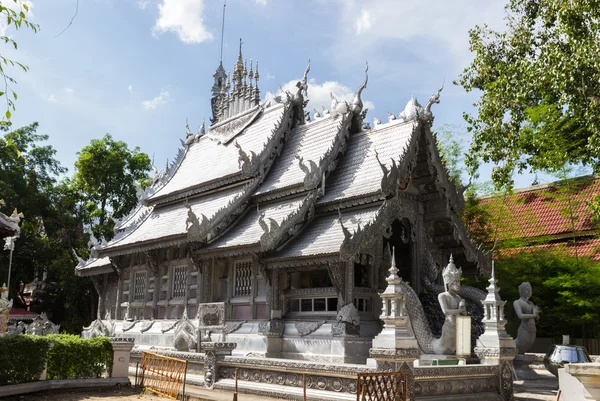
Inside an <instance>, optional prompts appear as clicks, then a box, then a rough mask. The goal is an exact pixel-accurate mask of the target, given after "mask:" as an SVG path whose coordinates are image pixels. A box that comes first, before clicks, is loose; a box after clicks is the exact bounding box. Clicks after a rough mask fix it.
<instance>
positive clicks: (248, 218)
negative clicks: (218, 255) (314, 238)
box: [203, 197, 304, 250]
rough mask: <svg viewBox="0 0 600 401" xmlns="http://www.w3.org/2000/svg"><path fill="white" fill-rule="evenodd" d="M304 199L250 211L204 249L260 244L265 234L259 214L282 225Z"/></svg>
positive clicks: (291, 200) (288, 200)
mask: <svg viewBox="0 0 600 401" xmlns="http://www.w3.org/2000/svg"><path fill="white" fill-rule="evenodd" d="M303 199H304V198H303V197H297V198H294V199H286V200H282V201H279V202H276V203H272V204H270V205H268V206H265V207H261V208H260V212H258V211H257V210H256V209H254V210H249V211H248V212H247V213H246V215H245V216H243V217H242V218H241V220H240V221H238V222H237V223H236V224H235V225H234V226H233V228H231V230H229V231H228V232H226V233H225V234H224V235H223V236H222V237H220V238H218V239H217V240H215V241H214V242H212V243H211V244H209V245H207V246H206V247H204V248H203V249H206V250H212V249H223V248H231V247H236V246H243V245H251V244H258V243H259V241H260V237H261V236H262V235H263V233H264V231H263V229H262V228H261V226H260V224H259V213H264V214H265V217H264V218H265V220H269V219H270V218H271V219H273V220H275V221H276V222H277V223H278V224H281V222H282V221H283V220H284V219H285V218H286V217H287V216H289V215H290V214H292V213H293V212H294V211H295V210H297V209H298V207H299V206H300V204H301V203H302V200H303Z"/></svg>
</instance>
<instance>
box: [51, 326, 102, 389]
mask: <svg viewBox="0 0 600 401" xmlns="http://www.w3.org/2000/svg"><path fill="white" fill-rule="evenodd" d="M46 337H47V338H48V341H49V342H50V343H51V344H52V347H51V348H50V351H49V352H48V379H84V378H94V377H100V376H101V375H102V373H103V372H105V371H108V372H109V374H110V370H111V369H112V363H113V350H112V344H111V342H110V339H108V338H107V337H96V338H89V339H84V338H81V337H79V336H75V335H68V334H51V335H48V336H46Z"/></svg>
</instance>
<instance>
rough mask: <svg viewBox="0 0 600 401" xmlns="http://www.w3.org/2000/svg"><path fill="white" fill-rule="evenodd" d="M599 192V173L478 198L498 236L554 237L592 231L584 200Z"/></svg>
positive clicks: (590, 213) (590, 233)
mask: <svg viewBox="0 0 600 401" xmlns="http://www.w3.org/2000/svg"><path fill="white" fill-rule="evenodd" d="M598 194H600V177H592V178H590V177H586V178H583V179H577V180H575V181H573V182H572V183H571V184H570V185H566V184H564V183H553V184H550V185H537V186H533V187H529V188H525V189H521V190H517V191H515V192H514V193H513V194H511V195H506V196H502V195H500V196H490V197H486V198H483V199H481V203H480V204H481V205H482V206H483V207H484V208H485V210H487V211H488V212H489V213H490V215H491V220H490V221H491V224H492V226H494V227H496V228H497V230H498V234H499V237H500V238H501V239H517V238H520V239H528V238H531V239H533V238H535V237H542V236H552V237H555V238H560V237H564V236H567V235H572V233H573V230H574V231H576V232H578V235H593V234H594V233H596V232H597V231H598V227H597V225H596V224H594V223H592V221H591V218H592V216H593V213H592V211H591V209H590V208H589V207H588V206H587V204H586V202H588V201H590V200H592V198H593V197H594V195H598Z"/></svg>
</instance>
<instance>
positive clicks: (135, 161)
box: [74, 134, 150, 239]
mask: <svg viewBox="0 0 600 401" xmlns="http://www.w3.org/2000/svg"><path fill="white" fill-rule="evenodd" d="M75 167H76V168H77V172H76V174H75V181H74V184H75V186H76V188H77V189H79V190H81V191H82V192H83V194H84V196H85V201H86V206H85V207H86V211H87V212H88V213H89V215H90V217H91V218H93V219H97V222H98V225H97V227H96V229H95V230H94V232H95V234H96V236H97V237H98V238H100V236H104V237H106V239H110V238H112V235H113V228H114V221H113V218H120V217H123V216H124V215H126V214H127V213H128V212H129V211H130V210H131V209H133V208H134V207H135V206H136V204H137V202H138V199H137V196H136V187H135V183H136V182H137V183H139V184H140V185H141V186H142V187H143V186H145V185H148V175H147V172H148V171H149V170H150V158H149V157H148V155H147V154H145V153H142V152H140V151H139V148H137V147H136V148H134V149H133V150H129V148H128V147H127V144H126V143H125V142H122V141H115V140H113V139H112V137H111V136H110V135H109V134H106V135H105V136H104V138H102V139H94V140H92V143H91V144H90V145H88V146H86V147H85V148H83V150H82V151H81V152H79V158H78V159H77V161H76V162H75Z"/></svg>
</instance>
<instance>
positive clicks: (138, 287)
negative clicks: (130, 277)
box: [133, 272, 146, 301]
mask: <svg viewBox="0 0 600 401" xmlns="http://www.w3.org/2000/svg"><path fill="white" fill-rule="evenodd" d="M145 289H146V272H135V279H134V290H133V300H134V301H143V300H144V297H145Z"/></svg>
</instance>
